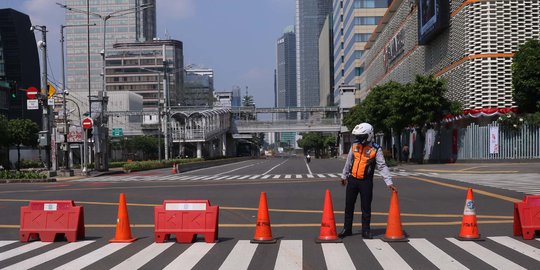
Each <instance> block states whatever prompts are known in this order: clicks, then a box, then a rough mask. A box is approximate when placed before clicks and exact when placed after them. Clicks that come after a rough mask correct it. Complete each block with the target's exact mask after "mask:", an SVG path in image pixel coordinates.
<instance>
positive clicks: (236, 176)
mask: <svg viewBox="0 0 540 270" xmlns="http://www.w3.org/2000/svg"><path fill="white" fill-rule="evenodd" d="M236 178H238V175H232V176H230V177H227V178H226V180H233V179H236Z"/></svg>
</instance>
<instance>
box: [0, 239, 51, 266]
mask: <svg viewBox="0 0 540 270" xmlns="http://www.w3.org/2000/svg"><path fill="white" fill-rule="evenodd" d="M50 243H51V242H32V243H30V244H25V245H24V246H20V247H17V248H14V249H10V250H8V251H4V252H2V253H0V262H1V261H3V260H7V259H9V258H11V257H15V256H17V255H21V254H23V253H26V252H30V251H32V250H34V249H37V248H40V247H44V246H46V245H48V244H50Z"/></svg>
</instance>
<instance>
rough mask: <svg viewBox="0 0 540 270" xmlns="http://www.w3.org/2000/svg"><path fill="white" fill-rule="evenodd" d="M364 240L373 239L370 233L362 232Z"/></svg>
mask: <svg viewBox="0 0 540 270" xmlns="http://www.w3.org/2000/svg"><path fill="white" fill-rule="evenodd" d="M362 238H364V239H373V236H372V235H371V232H370V231H362Z"/></svg>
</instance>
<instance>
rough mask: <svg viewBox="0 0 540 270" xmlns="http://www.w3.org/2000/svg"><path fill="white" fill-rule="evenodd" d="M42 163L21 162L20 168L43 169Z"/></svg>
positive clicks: (38, 161) (34, 161) (35, 161)
mask: <svg viewBox="0 0 540 270" xmlns="http://www.w3.org/2000/svg"><path fill="white" fill-rule="evenodd" d="M43 167H45V166H44V165H43V162H41V161H40V160H24V159H23V160H21V166H20V168H43Z"/></svg>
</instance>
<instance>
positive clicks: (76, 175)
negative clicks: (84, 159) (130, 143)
mask: <svg viewBox="0 0 540 270" xmlns="http://www.w3.org/2000/svg"><path fill="white" fill-rule="evenodd" d="M120 173H124V170H123V169H122V168H121V167H119V168H109V171H106V172H98V171H94V170H91V171H89V172H88V175H82V170H81V169H73V176H68V175H66V176H63V175H62V172H61V171H58V174H57V175H56V176H55V177H53V178H56V181H57V182H60V181H70V180H77V179H83V178H89V177H97V176H102V175H111V174H120Z"/></svg>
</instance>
